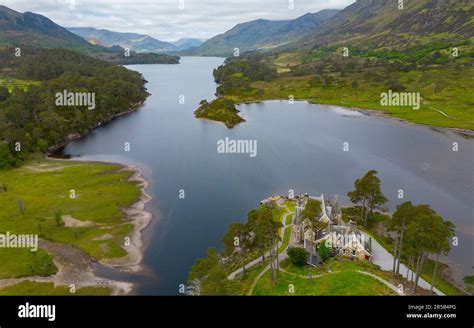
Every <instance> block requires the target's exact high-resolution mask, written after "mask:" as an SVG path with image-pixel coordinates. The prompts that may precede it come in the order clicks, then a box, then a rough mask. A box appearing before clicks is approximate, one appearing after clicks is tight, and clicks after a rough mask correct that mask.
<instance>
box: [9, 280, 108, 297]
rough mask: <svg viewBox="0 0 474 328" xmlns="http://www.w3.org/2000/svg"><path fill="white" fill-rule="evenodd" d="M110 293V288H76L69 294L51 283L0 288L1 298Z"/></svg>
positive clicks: (27, 283) (21, 283)
mask: <svg viewBox="0 0 474 328" xmlns="http://www.w3.org/2000/svg"><path fill="white" fill-rule="evenodd" d="M110 292H111V290H110V288H107V287H83V288H77V289H76V291H75V293H71V292H70V289H69V287H68V286H57V287H55V286H54V284H53V283H52V282H48V283H46V282H45V283H43V282H33V281H28V280H26V281H23V282H20V283H18V284H15V285H11V286H7V287H3V288H0V295H1V296H7V295H8V296H13V295H16V296H23V295H24V296H37V295H43V296H45V295H46V296H59V295H66V296H67V295H110Z"/></svg>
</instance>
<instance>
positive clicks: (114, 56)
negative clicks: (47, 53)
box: [0, 5, 179, 65]
mask: <svg viewBox="0 0 474 328" xmlns="http://www.w3.org/2000/svg"><path fill="white" fill-rule="evenodd" d="M0 45H10V46H15V47H19V48H42V49H54V48H58V49H69V50H74V51H78V52H81V53H83V54H87V55H89V56H91V57H94V58H98V59H102V60H106V61H109V62H112V63H115V64H122V65H125V64H177V63H178V62H179V57H177V56H168V55H163V54H140V53H136V52H134V51H131V52H130V54H129V55H127V56H125V50H124V48H123V47H120V46H113V47H103V46H100V45H93V44H91V43H89V42H87V41H86V40H85V39H83V38H81V37H80V36H78V35H76V34H74V33H71V32H69V31H68V30H66V29H65V28H63V27H62V26H59V25H58V24H56V23H54V22H53V21H52V20H50V19H49V18H47V17H44V16H42V15H38V14H35V13H31V12H25V13H19V12H17V11H14V10H12V9H10V8H7V7H5V6H1V5H0ZM132 50H133V49H132Z"/></svg>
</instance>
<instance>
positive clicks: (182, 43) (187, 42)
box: [172, 38, 203, 51]
mask: <svg viewBox="0 0 474 328" xmlns="http://www.w3.org/2000/svg"><path fill="white" fill-rule="evenodd" d="M172 43H173V45H174V46H175V47H176V48H178V50H179V51H183V50H189V49H191V48H196V47H199V46H200V45H201V44H202V43H203V41H201V40H198V39H191V38H182V39H179V40H178V41H174V42H172Z"/></svg>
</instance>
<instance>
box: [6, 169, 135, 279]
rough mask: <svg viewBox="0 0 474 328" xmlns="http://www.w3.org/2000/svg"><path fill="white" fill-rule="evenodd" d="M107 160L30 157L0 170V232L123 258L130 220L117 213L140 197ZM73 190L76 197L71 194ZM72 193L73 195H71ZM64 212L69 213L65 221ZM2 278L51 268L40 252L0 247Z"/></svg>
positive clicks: (47, 257) (45, 272) (51, 271)
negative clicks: (76, 160) (89, 160)
mask: <svg viewBox="0 0 474 328" xmlns="http://www.w3.org/2000/svg"><path fill="white" fill-rule="evenodd" d="M121 168H122V166H120V165H117V164H108V163H86V162H73V161H57V160H40V161H38V160H37V161H31V162H28V163H27V164H25V165H23V166H21V167H20V168H16V169H10V170H4V171H0V186H2V185H5V186H6V188H7V190H6V191H2V192H0V204H2V206H0V233H6V232H10V233H11V234H38V236H39V238H41V239H45V240H49V241H53V242H57V243H64V244H70V245H74V246H76V247H78V248H80V249H81V250H83V251H84V252H85V253H87V254H89V255H91V256H92V257H94V258H96V259H99V260H100V259H110V258H118V257H123V256H125V255H126V254H127V253H126V251H125V249H124V248H123V247H122V245H123V241H124V238H125V237H126V236H128V235H129V234H130V232H131V231H132V228H133V226H132V224H130V223H127V222H126V221H124V218H125V215H124V213H123V212H122V209H123V208H126V207H128V206H130V205H131V204H133V203H134V202H135V201H136V200H137V199H138V198H139V195H140V190H139V188H138V187H137V186H136V184H135V183H131V182H129V181H127V180H128V179H129V177H130V176H131V174H132V173H131V172H130V171H123V170H121ZM73 193H75V195H73ZM71 196H75V197H71ZM63 216H68V217H72V220H73V223H74V224H71V223H69V224H68V225H67V224H66V222H65V221H64V219H63ZM0 261H1V262H2V266H1V269H0V277H1V278H10V277H20V276H29V275H44V276H46V275H50V274H54V273H55V272H56V267H55V266H54V264H53V263H52V257H51V255H49V254H48V253H47V252H45V251H44V250H41V249H40V250H39V251H38V252H37V253H35V254H32V252H31V251H30V250H29V249H10V248H9V249H0Z"/></svg>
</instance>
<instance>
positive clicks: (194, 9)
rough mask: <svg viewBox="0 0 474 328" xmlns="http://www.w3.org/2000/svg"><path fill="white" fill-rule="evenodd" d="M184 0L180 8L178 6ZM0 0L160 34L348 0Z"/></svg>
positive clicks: (63, 20)
mask: <svg viewBox="0 0 474 328" xmlns="http://www.w3.org/2000/svg"><path fill="white" fill-rule="evenodd" d="M180 1H184V9H180ZM289 1H290V0H136V1H133V0H2V4H3V5H5V6H7V7H10V8H12V9H14V10H17V11H20V12H24V11H31V12H35V13H39V14H42V15H44V16H47V17H48V18H50V19H52V20H53V21H54V22H56V23H57V24H59V25H62V26H68V27H83V26H88V27H96V28H105V29H109V30H112V31H119V32H135V33H143V34H148V35H151V36H153V37H155V38H158V39H160V40H176V39H179V38H181V37H195V38H200V39H208V38H210V37H212V36H214V35H216V34H220V33H223V32H225V31H227V30H229V29H230V28H232V27H233V26H234V25H236V24H238V23H243V22H246V21H250V20H254V19H259V18H264V19H273V20H277V19H291V18H296V17H298V16H301V15H303V14H305V13H307V12H317V11H319V10H321V9H334V8H335V9H342V8H344V7H346V6H347V5H349V4H351V3H353V2H354V0H294V3H295V6H294V9H293V10H291V9H289V6H288V4H289Z"/></svg>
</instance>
